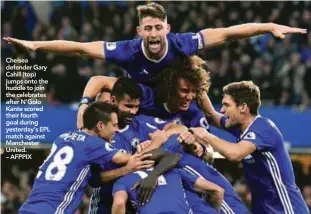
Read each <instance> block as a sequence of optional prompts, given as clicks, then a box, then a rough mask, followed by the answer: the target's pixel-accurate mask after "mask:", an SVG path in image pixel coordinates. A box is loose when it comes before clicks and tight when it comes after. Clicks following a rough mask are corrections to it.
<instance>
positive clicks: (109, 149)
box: [105, 143, 114, 152]
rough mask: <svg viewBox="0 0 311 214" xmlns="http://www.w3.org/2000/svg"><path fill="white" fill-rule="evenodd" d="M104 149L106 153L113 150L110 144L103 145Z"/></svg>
mask: <svg viewBox="0 0 311 214" xmlns="http://www.w3.org/2000/svg"><path fill="white" fill-rule="evenodd" d="M105 149H106V150H107V151H108V152H111V151H113V150H114V148H113V146H112V145H111V144H110V143H105Z"/></svg>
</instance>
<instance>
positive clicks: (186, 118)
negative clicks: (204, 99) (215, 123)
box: [139, 84, 209, 130]
mask: <svg viewBox="0 0 311 214" xmlns="http://www.w3.org/2000/svg"><path fill="white" fill-rule="evenodd" d="M139 85H140V87H141V89H142V91H143V97H142V99H141V104H140V106H139V113H140V114H144V115H148V116H152V117H155V118H157V119H156V120H155V122H156V123H157V127H158V128H159V129H162V128H163V127H164V125H165V124H166V123H165V122H174V123H176V124H182V125H185V126H186V127H203V128H205V129H207V130H208V129H209V124H208V122H207V120H206V117H205V114H204V112H203V111H202V110H201V109H200V108H199V107H198V105H197V104H196V103H195V102H192V103H191V104H190V106H189V109H188V110H187V111H179V112H176V113H172V112H170V111H169V110H168V108H167V106H166V103H163V104H160V105H158V104H156V100H155V91H154V89H153V88H151V87H149V86H145V85H143V84H139ZM159 118H160V119H159ZM161 124H164V125H162V126H161Z"/></svg>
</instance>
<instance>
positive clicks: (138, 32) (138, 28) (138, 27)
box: [136, 26, 142, 36]
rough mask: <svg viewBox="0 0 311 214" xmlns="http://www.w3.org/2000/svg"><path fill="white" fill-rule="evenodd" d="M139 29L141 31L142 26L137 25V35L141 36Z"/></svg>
mask: <svg viewBox="0 0 311 214" xmlns="http://www.w3.org/2000/svg"><path fill="white" fill-rule="evenodd" d="M141 31H142V28H141V27H140V26H137V27H136V32H137V34H138V35H139V36H141Z"/></svg>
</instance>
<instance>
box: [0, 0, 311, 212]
mask: <svg viewBox="0 0 311 214" xmlns="http://www.w3.org/2000/svg"><path fill="white" fill-rule="evenodd" d="M142 3H145V2H108V1H105V2H86V1H84V2H64V1H58V2H27V1H22V2H5V1H2V2H1V32H2V36H12V37H15V38H20V39H26V40H54V39H64V40H73V41H81V42H87V41H96V40H104V41H117V40H125V39H131V38H134V37H136V32H135V29H136V25H137V23H138V22H137V18H136V9H135V8H136V6H137V5H138V4H142ZM161 4H162V5H163V6H164V7H165V8H166V10H167V13H168V22H169V23H170V24H171V26H172V32H189V31H191V32H197V31H199V30H200V29H204V28H208V27H214V28H216V27H227V26H231V25H235V24H241V23H246V22H276V23H278V24H286V25H290V26H293V27H301V28H307V29H308V34H307V35H291V36H288V37H286V38H285V39H284V40H282V41H281V40H278V39H275V38H273V37H272V36H271V35H269V34H267V35H264V36H260V37H254V38H251V39H247V40H241V41H236V42H231V43H229V44H227V45H226V46H224V47H220V48H215V49H212V50H208V51H205V52H200V55H201V56H202V57H204V59H206V60H208V63H209V68H210V72H211V76H212V87H211V90H210V94H209V95H210V97H211V99H212V101H213V103H214V104H216V106H217V104H220V101H221V90H222V87H223V86H224V85H225V84H227V83H230V82H232V81H240V80H248V79H251V80H253V81H254V82H255V83H256V84H257V85H259V86H260V88H261V92H262V100H263V105H264V107H263V109H262V112H261V114H262V115H264V116H269V117H271V118H272V119H273V120H274V121H275V122H276V124H277V125H278V126H279V127H280V129H281V131H282V132H283V135H284V138H285V141H286V146H287V148H288V149H289V151H290V153H291V158H292V161H293V165H294V170H295V175H296V182H297V184H298V186H299V187H300V189H301V191H302V192H303V196H304V198H305V200H306V202H307V204H308V206H309V209H310V207H311V184H310V181H311V156H310V149H311V141H310V138H311V135H310V134H311V132H310V127H311V110H310V100H311V84H310V83H311V71H310V69H311V32H310V30H311V2H307V1H305V2H297V1H296V2H161ZM7 57H12V58H27V59H29V60H30V61H31V63H36V62H37V63H39V64H41V65H47V66H48V70H47V71H46V72H40V73H39V72H38V78H40V77H42V78H45V79H47V80H49V84H48V86H47V89H46V94H47V98H46V99H44V100H42V101H43V102H44V104H45V109H46V111H45V112H44V116H43V117H41V118H43V120H44V122H45V123H46V124H48V125H50V126H51V127H52V128H51V129H52V135H51V136H49V137H48V140H47V142H42V146H41V147H40V148H38V149H32V150H29V153H31V154H32V157H33V159H32V160H27V162H26V161H18V160H8V159H4V158H3V156H4V155H3V152H5V149H4V148H2V150H1V154H2V155H1V162H2V167H1V177H2V179H1V213H10V214H11V213H16V210H17V209H18V208H19V206H20V205H21V203H22V202H23V201H24V200H25V198H26V197H27V195H28V194H29V191H30V189H31V185H32V181H33V178H34V177H35V175H36V171H37V168H38V166H39V165H41V163H42V161H43V160H44V158H45V157H46V156H47V153H48V150H47V149H46V148H48V147H49V146H50V145H51V142H52V141H53V138H54V135H57V134H59V133H58V132H63V131H66V130H67V129H68V128H74V127H75V116H76V111H77V106H78V101H79V99H80V97H81V95H82V92H83V88H84V86H85V85H86V83H87V81H88V80H89V78H90V77H91V76H93V75H107V76H116V77H119V76H124V75H125V72H124V71H123V70H122V69H121V68H119V67H118V66H116V65H113V64H104V62H103V61H101V60H88V59H81V58H74V57H65V56H57V55H53V54H46V53H29V52H26V51H23V50H21V49H19V48H15V47H14V48H13V47H12V46H9V45H8V44H6V43H4V42H2V43H1V97H2V98H1V100H2V102H3V101H5V100H6V97H5V84H4V83H5V76H4V74H5V66H6V62H5V59H6V58H7ZM3 105H4V104H2V111H1V114H2V120H1V121H2V122H1V127H2V128H1V131H2V135H1V137H2V139H3V127H4V125H3V124H4V123H3V120H4V118H3V112H4V110H3V109H4V108H3ZM56 118H57V119H56ZM62 118H66V119H65V120H63V121H62V120H61V119H62ZM220 134H221V135H222V133H220ZM1 142H2V146H4V144H3V140H1ZM215 165H216V168H217V169H219V171H220V172H222V173H223V174H224V175H225V176H226V177H227V178H228V179H229V180H230V181H231V183H232V184H233V185H234V188H235V189H236V191H237V192H238V193H239V194H240V196H241V197H242V198H243V200H244V201H245V203H246V204H247V205H249V202H250V200H251V196H250V194H249V192H248V190H247V188H246V185H245V182H244V180H243V170H242V168H241V164H234V163H230V162H228V161H226V160H223V159H217V160H216V162H215ZM88 202H89V191H88V193H87V194H86V195H85V197H84V198H83V203H82V204H81V207H80V209H79V211H77V213H86V211H87V207H88Z"/></svg>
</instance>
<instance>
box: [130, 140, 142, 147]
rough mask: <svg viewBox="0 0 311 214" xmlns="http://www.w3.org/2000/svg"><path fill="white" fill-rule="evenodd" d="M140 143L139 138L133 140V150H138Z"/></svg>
mask: <svg viewBox="0 0 311 214" xmlns="http://www.w3.org/2000/svg"><path fill="white" fill-rule="evenodd" d="M139 143H140V140H139V139H138V138H136V137H135V138H133V139H132V141H131V146H132V147H133V148H136V146H137V145H138V144H139Z"/></svg>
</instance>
